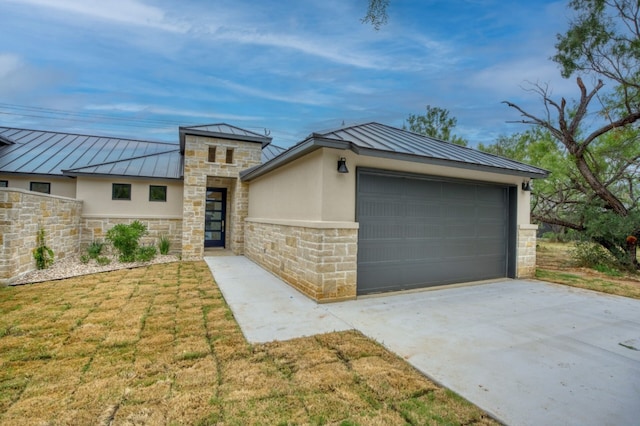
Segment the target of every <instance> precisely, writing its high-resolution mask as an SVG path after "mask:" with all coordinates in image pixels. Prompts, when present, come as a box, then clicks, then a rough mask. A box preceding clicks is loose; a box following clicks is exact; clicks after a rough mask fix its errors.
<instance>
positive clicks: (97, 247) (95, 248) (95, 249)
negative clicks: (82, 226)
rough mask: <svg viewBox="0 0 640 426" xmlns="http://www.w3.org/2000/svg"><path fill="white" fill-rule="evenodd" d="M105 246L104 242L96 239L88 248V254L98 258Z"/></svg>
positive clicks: (92, 257)
mask: <svg viewBox="0 0 640 426" xmlns="http://www.w3.org/2000/svg"><path fill="white" fill-rule="evenodd" d="M103 248H104V242H103V241H100V240H94V241H92V242H91V244H90V245H89V247H88V248H87V254H88V255H89V257H90V258H91V259H97V258H98V257H100V255H101V254H102V249H103Z"/></svg>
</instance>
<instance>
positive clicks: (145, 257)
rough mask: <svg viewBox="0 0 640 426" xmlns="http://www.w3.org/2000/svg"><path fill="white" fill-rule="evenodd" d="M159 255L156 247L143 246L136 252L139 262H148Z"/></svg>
mask: <svg viewBox="0 0 640 426" xmlns="http://www.w3.org/2000/svg"><path fill="white" fill-rule="evenodd" d="M156 254H158V250H157V249H156V247H155V246H142V247H138V250H136V260H137V261H139V262H148V261H150V260H151V259H153V258H154V257H156Z"/></svg>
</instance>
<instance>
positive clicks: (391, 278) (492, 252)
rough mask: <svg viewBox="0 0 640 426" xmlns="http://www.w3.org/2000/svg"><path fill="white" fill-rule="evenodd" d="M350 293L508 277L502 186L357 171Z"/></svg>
mask: <svg viewBox="0 0 640 426" xmlns="http://www.w3.org/2000/svg"><path fill="white" fill-rule="evenodd" d="M356 188H357V209H356V216H357V218H356V220H357V221H358V222H359V224H360V229H359V232H358V261H357V276H358V280H357V293H358V294H370V293H378V292H386V291H398V290H408V289H415V288H423V287H431V286H439V285H444V284H452V283H461V282H469V281H479V280H486V279H492V278H503V277H509V276H513V274H514V273H513V265H512V263H513V261H512V257H513V254H512V253H514V250H515V249H514V244H515V243H514V241H515V237H514V235H513V234H514V230H513V227H514V224H513V218H512V216H513V215H512V214H510V211H511V210H512V209H513V208H514V207H513V206H512V204H514V203H513V202H511V203H510V194H511V193H512V192H513V191H514V190H515V188H511V187H509V186H506V185H496V184H488V183H483V182H475V181H463V180H453V179H444V178H438V177H433V176H422V175H410V174H402V173H394V172H388V171H381V170H368V169H359V170H358V172H357V186H356Z"/></svg>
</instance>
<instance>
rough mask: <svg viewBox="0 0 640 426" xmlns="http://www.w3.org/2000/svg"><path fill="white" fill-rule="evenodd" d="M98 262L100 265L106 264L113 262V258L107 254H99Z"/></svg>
mask: <svg viewBox="0 0 640 426" xmlns="http://www.w3.org/2000/svg"><path fill="white" fill-rule="evenodd" d="M96 263H97V264H98V265H100V266H105V265H108V264H110V263H111V259H109V258H108V257H106V256H98V257H96Z"/></svg>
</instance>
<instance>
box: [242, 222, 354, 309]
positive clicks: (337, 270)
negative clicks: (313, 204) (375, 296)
mask: <svg viewBox="0 0 640 426" xmlns="http://www.w3.org/2000/svg"><path fill="white" fill-rule="evenodd" d="M357 226H358V225H357V224H356V223H348V224H347V223H344V224H343V223H331V222H317V223H312V222H300V223H295V222H294V221H289V223H286V222H284V221H282V222H280V221H273V220H271V221H270V220H260V219H246V230H245V256H247V257H248V258H250V259H251V260H253V261H254V262H256V263H258V264H259V265H261V266H262V267H263V268H265V269H267V270H269V271H271V272H272V273H274V274H275V275H277V276H279V277H280V278H282V279H283V280H284V281H286V282H287V283H289V284H290V285H292V286H293V287H295V288H296V289H298V290H299V291H301V292H302V293H304V294H306V295H307V296H309V297H310V298H312V299H314V300H316V301H318V302H334V301H339V300H347V299H353V298H355V297H356V282H357V276H356V275H357V251H358V229H357Z"/></svg>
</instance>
